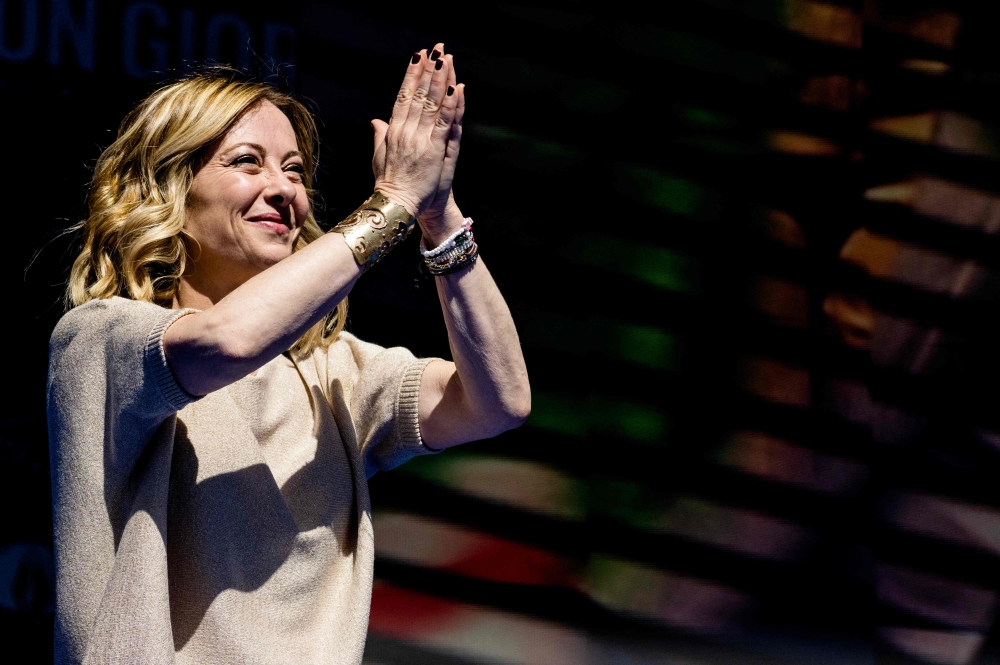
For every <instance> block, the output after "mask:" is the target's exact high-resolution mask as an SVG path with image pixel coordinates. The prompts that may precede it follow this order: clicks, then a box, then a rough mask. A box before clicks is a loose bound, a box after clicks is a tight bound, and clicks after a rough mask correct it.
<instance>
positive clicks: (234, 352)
mask: <svg viewBox="0 0 1000 665" xmlns="http://www.w3.org/2000/svg"><path fill="white" fill-rule="evenodd" d="M441 48H443V46H442V47H441ZM450 76H453V72H452V70H451V68H450V61H449V63H448V66H447V67H444V66H437V65H436V62H433V61H431V60H430V58H429V57H428V56H427V54H426V53H425V52H423V51H422V52H420V53H419V54H416V55H415V56H414V59H413V61H411V63H410V65H409V67H408V68H407V71H406V75H405V76H404V78H403V85H402V87H401V89H400V94H399V96H398V97H397V100H396V104H395V106H394V107H393V114H392V120H391V130H390V132H389V140H388V141H387V150H386V152H385V153H384V160H385V169H384V174H383V177H382V179H380V180H379V181H378V182H377V187H378V189H380V190H381V191H382V192H383V193H384V194H386V195H387V196H388V197H389V198H390V200H392V201H393V202H394V203H397V204H399V205H402V206H404V207H405V208H406V209H407V210H408V211H410V212H411V213H414V214H419V213H420V212H422V211H423V210H424V209H426V208H427V207H428V205H429V204H430V203H431V201H433V199H434V198H435V196H436V194H437V188H438V183H439V182H440V180H441V172H442V169H443V163H444V159H445V152H446V148H447V143H448V140H449V136H450V133H451V125H452V122H453V120H454V118H455V113H456V108H457V99H456V98H455V97H454V96H452V95H447V94H446V90H447V88H448V80H449V77H450ZM275 177H278V176H277V175H276V176H275ZM281 177H285V176H281ZM359 203H360V201H359ZM359 275H360V268H359V267H358V265H357V263H356V262H355V259H354V256H353V254H352V252H351V250H350V248H349V247H348V246H347V244H346V243H345V242H344V238H343V236H341V235H340V234H337V233H332V234H328V235H326V236H324V237H322V238H320V239H318V240H316V241H315V242H313V243H311V244H310V245H309V246H307V247H305V248H303V249H302V250H301V251H298V252H295V253H294V254H292V255H291V256H288V257H287V258H284V259H282V260H281V261H279V262H277V263H275V264H274V265H272V266H271V267H269V268H267V269H266V270H263V271H262V272H260V273H258V274H256V275H254V276H253V277H251V278H249V279H248V280H247V281H245V282H243V283H242V284H240V285H239V286H237V287H236V288H234V289H233V290H232V291H230V292H228V293H226V294H225V296H224V297H221V298H219V299H218V301H217V302H215V303H214V304H212V305H211V306H210V307H208V308H206V309H204V310H203V311H201V312H198V313H195V314H191V315H188V316H184V317H181V318H180V319H178V320H177V321H176V322H175V323H174V324H173V325H171V326H170V327H169V328H168V329H167V331H166V333H165V334H164V337H163V345H164V351H165V353H166V356H167V361H168V362H169V364H170V367H171V369H172V370H173V372H174V375H175V376H176V377H177V380H178V382H179V383H180V385H181V387H183V388H184V389H185V390H186V391H188V392H189V393H191V394H194V395H205V394H207V393H209V392H212V391H213V390H218V389H219V388H222V387H224V386H226V385H229V384H230V383H232V382H234V381H236V380H238V379H240V378H242V377H243V376H246V375H247V374H249V373H250V372H252V371H253V370H255V369H257V368H258V367H261V366H263V365H264V364H266V363H267V362H268V361H270V360H271V359H272V358H274V357H276V356H277V355H278V354H280V353H282V352H283V351H285V350H287V349H288V348H290V347H291V346H292V345H293V344H294V343H295V341H296V340H297V339H298V338H299V337H301V336H302V334H303V333H305V332H306V331H307V330H308V329H309V328H310V327H311V326H312V325H314V324H315V323H317V322H318V321H320V320H321V319H322V318H323V317H324V316H325V315H326V314H327V313H328V312H330V311H332V310H333V308H334V307H336V306H337V303H339V302H340V301H341V300H343V299H344V297H346V296H347V294H348V292H349V291H350V289H351V287H352V286H353V285H354V282H355V281H356V280H357V278H358V276H359Z"/></svg>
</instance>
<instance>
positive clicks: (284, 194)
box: [264, 174, 296, 207]
mask: <svg viewBox="0 0 1000 665" xmlns="http://www.w3.org/2000/svg"><path fill="white" fill-rule="evenodd" d="M295 192H296V190H295V185H294V184H292V182H291V180H289V178H288V176H286V175H284V174H281V175H279V176H278V177H276V178H273V179H272V180H271V182H270V183H269V184H268V188H267V191H266V192H265V193H264V198H265V199H266V200H267V201H268V203H272V204H274V205H276V206H282V207H283V206H288V205H291V204H292V201H294V200H295Z"/></svg>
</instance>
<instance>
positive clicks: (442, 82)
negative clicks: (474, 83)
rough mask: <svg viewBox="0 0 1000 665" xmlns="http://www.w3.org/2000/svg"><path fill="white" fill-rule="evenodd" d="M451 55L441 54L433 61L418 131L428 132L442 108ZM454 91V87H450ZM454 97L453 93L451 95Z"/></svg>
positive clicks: (446, 92)
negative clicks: (432, 70) (432, 69)
mask: <svg viewBox="0 0 1000 665" xmlns="http://www.w3.org/2000/svg"><path fill="white" fill-rule="evenodd" d="M451 69H452V56H451V55H443V56H441V57H440V58H439V59H438V60H437V62H435V63H434V74H433V75H432V76H431V84H430V87H429V88H428V90H427V99H426V100H425V101H424V108H423V112H422V113H421V114H420V123H419V124H418V125H417V127H418V131H423V132H428V131H430V129H431V127H433V126H434V124H435V122H436V121H437V120H438V116H439V114H440V113H441V110H442V104H443V102H444V100H445V98H446V97H447V96H448V88H449V86H448V78H449V76H450V75H451ZM451 90H452V92H454V90H455V89H454V87H452V88H451ZM452 96H453V97H454V95H452ZM446 122H447V124H446V126H448V125H451V118H450V117H449V118H448V119H447V121H446Z"/></svg>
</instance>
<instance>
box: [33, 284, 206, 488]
mask: <svg viewBox="0 0 1000 665" xmlns="http://www.w3.org/2000/svg"><path fill="white" fill-rule="evenodd" d="M193 311H195V310H170V309H166V308H163V307H159V306H157V305H154V304H152V303H146V302H138V301H134V300H128V299H125V298H110V299H107V300H95V301H91V302H88V303H86V304H84V305H81V306H80V307H77V308H75V309H73V310H71V311H70V312H68V313H67V314H66V315H65V316H64V317H63V318H62V319H61V320H60V321H59V323H58V325H57V326H56V328H55V331H54V332H53V334H52V339H51V342H50V346H49V377H48V412H49V428H50V435H51V436H52V441H53V444H55V445H57V446H60V447H66V446H74V445H78V444H79V445H82V444H83V442H84V441H91V442H93V443H96V441H95V439H97V440H99V441H101V448H103V449H104V456H105V462H107V463H110V465H109V467H110V468H108V470H109V471H113V472H116V473H117V472H124V473H127V472H128V471H129V470H130V469H131V468H132V465H133V464H134V463H135V460H136V459H137V458H138V456H139V455H140V454H141V452H142V449H143V447H144V446H145V444H146V443H147V442H148V441H149V440H150V439H151V438H152V436H153V434H154V432H155V431H156V429H157V427H159V425H160V424H161V423H162V422H163V421H164V420H166V419H167V418H168V417H169V416H171V415H172V414H174V413H176V412H177V411H179V410H180V409H182V408H184V406H185V405H187V404H188V403H190V402H192V401H194V400H195V399H196V398H195V397H193V396H191V395H189V394H187V393H186V392H185V391H184V390H183V389H182V388H181V387H180V385H179V384H178V383H177V380H176V379H175V378H174V375H173V372H172V371H171V370H170V367H169V366H168V365H167V360H166V356H165V354H164V351H163V334H164V332H165V331H166V329H167V327H169V326H170V324H171V323H173V322H174V321H175V320H177V319H178V318H179V317H181V316H184V315H185V314H189V313H191V312H193Z"/></svg>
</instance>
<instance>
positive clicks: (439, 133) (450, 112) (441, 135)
mask: <svg viewBox="0 0 1000 665" xmlns="http://www.w3.org/2000/svg"><path fill="white" fill-rule="evenodd" d="M462 88H463V86H462V85H459V86H458V87H455V86H451V85H450V86H448V88H447V89H446V91H445V97H444V100H443V101H442V102H441V108H440V110H439V112H438V113H437V116H436V117H435V119H434V120H433V121H432V122H433V123H434V129H433V130H432V131H431V139H432V140H434V141H448V140H449V135H450V132H451V127H452V125H453V124H454V123H455V115H456V114H457V113H458V105H459V104H460V103H461V102H462Z"/></svg>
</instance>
